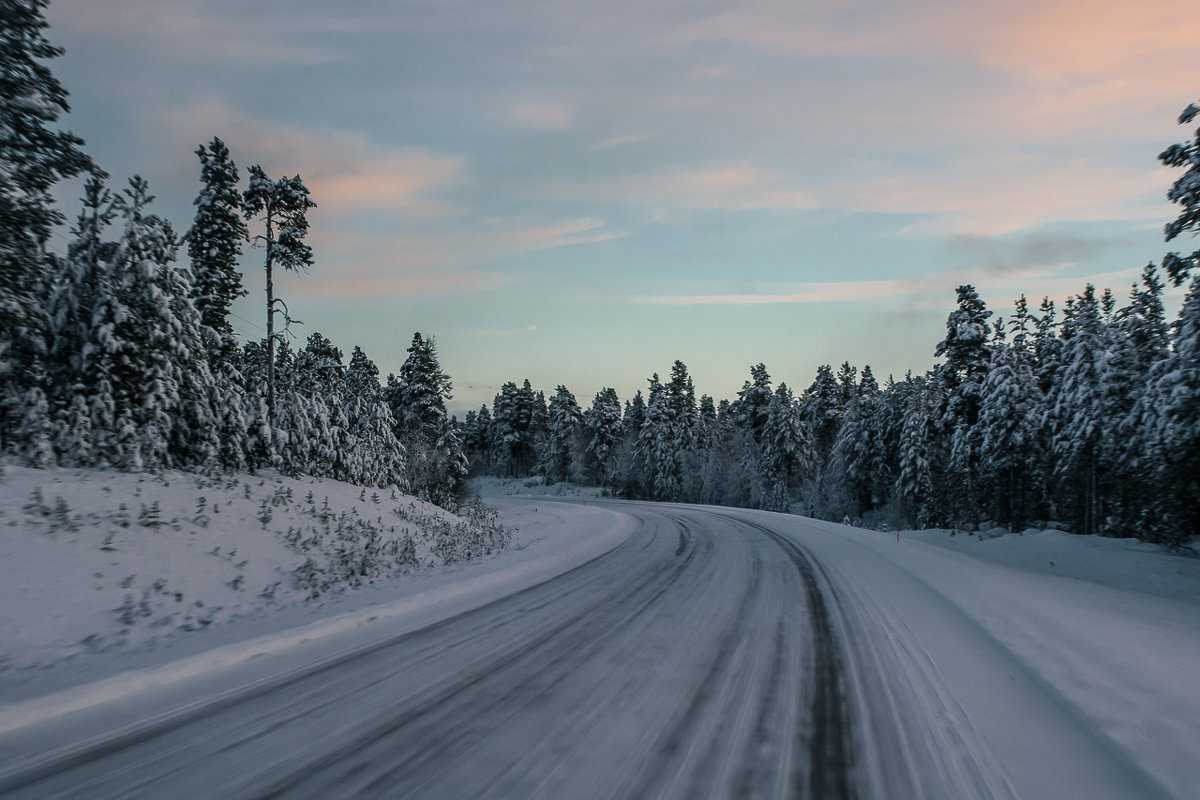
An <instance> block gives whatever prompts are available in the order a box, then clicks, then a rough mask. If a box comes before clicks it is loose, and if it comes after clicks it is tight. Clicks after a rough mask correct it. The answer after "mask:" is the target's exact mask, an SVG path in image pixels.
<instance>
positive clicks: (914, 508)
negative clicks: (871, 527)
mask: <svg viewBox="0 0 1200 800" xmlns="http://www.w3.org/2000/svg"><path fill="white" fill-rule="evenodd" d="M909 383H910V384H911V387H912V388H911V391H910V392H909V394H908V404H907V408H906V409H905V414H904V425H903V428H902V430H901V433H900V478H899V481H898V485H897V487H896V488H897V492H898V494H899V496H900V499H899V502H900V509H901V514H902V516H903V517H904V518H905V519H906V520H907V521H908V524H909V525H911V526H915V527H918V528H926V527H928V526H929V525H930V524H931V523H932V522H934V520H936V519H937V518H938V516H939V514H938V508H937V503H938V499H937V495H936V493H935V491H934V485H935V480H936V478H935V475H936V472H935V470H936V465H935V463H934V458H935V453H936V450H937V447H938V444H937V439H938V435H939V427H940V426H939V423H938V420H937V406H938V405H939V404H940V402H941V399H940V397H938V392H937V390H936V382H935V381H933V380H931V379H930V378H929V377H919V378H914V379H912V380H911V381H909Z"/></svg>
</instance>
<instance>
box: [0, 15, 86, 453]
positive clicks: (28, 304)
mask: <svg viewBox="0 0 1200 800" xmlns="http://www.w3.org/2000/svg"><path fill="white" fill-rule="evenodd" d="M47 4H48V0H0V452H4V451H6V450H8V451H12V450H14V449H15V446H16V444H17V440H16V438H15V437H14V436H13V432H15V431H18V430H19V429H21V427H22V426H23V425H24V421H25V418H26V416H27V414H26V409H27V402H28V400H29V391H30V390H31V389H33V388H34V387H38V386H39V384H40V383H41V381H42V369H43V367H42V364H41V358H42V356H43V354H44V335H45V320H44V317H43V316H42V312H41V307H40V302H39V300H40V298H39V294H38V293H39V291H40V290H41V287H42V286H43V285H44V283H45V271H46V250H45V248H46V242H47V241H48V240H49V238H50V234H51V232H52V231H53V230H54V228H55V226H57V225H60V224H61V223H62V222H63V215H62V212H60V211H59V210H58V209H57V208H56V207H55V204H54V198H53V196H52V194H51V190H52V188H53V187H54V185H55V184H56V183H57V182H58V181H59V180H62V179H63V178H69V177H72V176H74V175H78V174H80V173H82V172H86V171H95V172H100V170H99V169H98V168H97V167H96V166H95V165H94V164H93V163H92V160H91V159H90V158H89V157H88V156H87V155H85V154H84V153H83V151H82V150H81V149H80V148H81V147H82V145H83V140H82V139H80V138H79V137H78V136H76V135H75V134H73V133H70V132H64V131H57V130H53V129H52V126H53V125H54V123H56V122H57V121H58V118H59V117H60V116H61V115H62V114H65V113H67V111H69V110H70V109H69V106H68V104H67V91H66V89H64V88H63V86H62V85H61V84H60V83H59V82H58V80H57V79H56V78H55V77H54V74H53V73H52V72H51V71H50V68H49V67H48V66H47V65H46V64H45V62H46V61H48V60H50V59H52V58H56V57H57V56H60V55H62V52H63V51H62V49H61V48H58V47H55V46H54V45H52V44H50V42H49V41H48V40H47V39H46V37H45V35H44V31H45V30H46V28H47V27H48V24H47V22H46V20H45V17H44V11H45V8H46V6H47Z"/></svg>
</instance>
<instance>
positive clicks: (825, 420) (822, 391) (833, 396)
mask: <svg viewBox="0 0 1200 800" xmlns="http://www.w3.org/2000/svg"><path fill="white" fill-rule="evenodd" d="M841 398H842V393H841V390H840V389H839V388H838V383H837V378H835V377H834V375H833V368H832V367H831V366H829V365H828V364H822V365H821V366H819V367H817V376H816V378H814V379H813V382H812V384H811V385H809V387H808V391H806V392H805V393H804V397H803V398H802V400H801V406H802V408H803V410H804V421H805V422H806V423H808V428H809V430H810V431H812V436H813V450H814V451H815V455H816V459H817V469H818V470H823V469H824V465H825V463H826V462H828V461H829V454H830V453H831V452H832V451H833V443H834V442H835V441H836V440H837V434H838V429H839V428H840V427H841V424H842V405H841Z"/></svg>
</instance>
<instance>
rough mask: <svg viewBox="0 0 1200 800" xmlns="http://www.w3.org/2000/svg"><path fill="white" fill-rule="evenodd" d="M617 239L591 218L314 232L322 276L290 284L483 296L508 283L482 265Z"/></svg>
mask: <svg viewBox="0 0 1200 800" xmlns="http://www.w3.org/2000/svg"><path fill="white" fill-rule="evenodd" d="M622 235H623V234H622V233H620V232H618V231H611V230H608V229H607V225H606V224H605V223H604V222H603V221H602V220H598V219H576V220H565V221H561V222H556V223H553V224H547V225H528V224H524V225H523V224H521V222H520V221H518V220H510V219H499V218H492V219H485V220H479V221H475V222H472V223H470V224H464V222H463V221H462V220H460V219H457V218H455V219H452V220H450V221H449V224H446V225H444V226H443V227H442V229H441V230H438V231H433V232H428V233H415V234H405V235H394V234H389V235H364V234H360V233H355V232H353V231H349V230H342V231H340V232H336V233H331V232H323V231H322V230H321V229H319V228H318V229H317V230H315V231H314V235H313V246H314V249H315V250H316V251H317V257H318V260H319V261H320V262H321V265H322V266H321V271H320V272H319V273H318V272H314V273H312V274H309V275H306V276H304V277H303V278H302V279H300V280H297V281H296V282H295V284H294V289H289V291H292V292H293V293H295V294H299V295H305V296H310V297H337V298H343V299H345V298H370V297H389V296H407V295H422V294H433V293H446V292H477V291H489V290H492V289H497V288H500V287H503V286H507V285H509V284H510V283H512V281H513V280H514V279H513V278H512V277H510V276H507V275H504V274H503V273H501V272H499V271H496V270H492V269H488V268H487V266H486V265H488V264H489V263H493V262H495V261H496V260H498V259H503V258H506V257H510V256H514V255H517V254H520V253H526V252H532V251H535V250H545V249H549V248H554V247H566V246H570V245H583V244H591V243H595V242H602V241H607V240H609V239H613V238H616V237H619V236H622Z"/></svg>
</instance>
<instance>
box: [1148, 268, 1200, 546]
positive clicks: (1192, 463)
mask: <svg viewBox="0 0 1200 800" xmlns="http://www.w3.org/2000/svg"><path fill="white" fill-rule="evenodd" d="M1172 345H1173V346H1172V348H1171V352H1170V355H1169V356H1168V357H1167V358H1166V359H1165V360H1164V361H1163V362H1162V364H1161V366H1160V367H1159V368H1158V369H1157V370H1156V378H1155V380H1154V382H1153V385H1152V386H1151V389H1150V391H1151V393H1152V396H1153V408H1154V414H1153V416H1150V415H1149V414H1148V415H1147V417H1148V419H1147V421H1148V422H1150V423H1151V424H1153V425H1154V443H1153V445H1152V452H1153V454H1154V455H1155V456H1156V457H1157V462H1158V470H1157V472H1158V475H1157V479H1158V480H1157V481H1156V483H1157V489H1158V491H1157V492H1156V495H1157V497H1156V499H1158V498H1163V501H1162V502H1161V503H1158V502H1156V503H1152V504H1148V505H1150V507H1151V508H1152V509H1153V508H1156V507H1157V508H1163V509H1164V510H1165V516H1166V519H1165V520H1153V525H1152V526H1151V529H1150V530H1148V531H1146V532H1145V533H1144V534H1143V536H1144V537H1145V538H1151V539H1155V540H1158V541H1161V542H1162V543H1164V544H1166V545H1168V546H1170V547H1183V546H1185V545H1186V544H1187V543H1188V542H1189V541H1190V540H1191V538H1192V537H1194V536H1197V535H1200V274H1197V275H1195V276H1193V278H1192V283H1191V286H1190V287H1189V289H1188V293H1187V297H1186V298H1185V299H1184V302H1183V307H1182V308H1181V309H1180V310H1179V317H1178V319H1177V320H1176V322H1175V328H1174V337H1173V342H1172Z"/></svg>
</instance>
